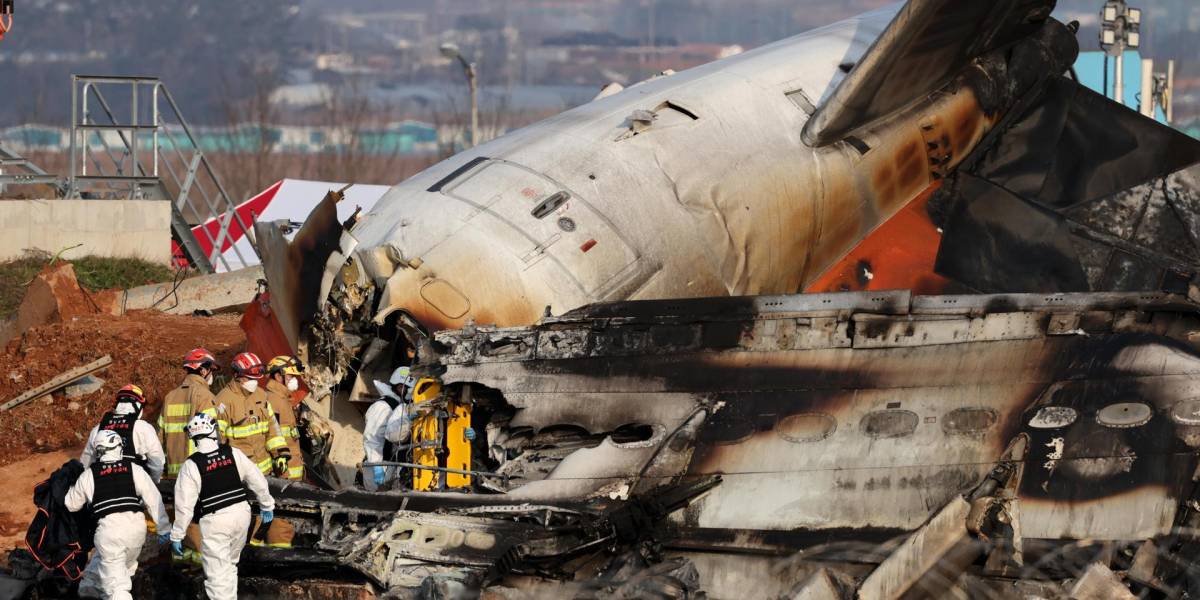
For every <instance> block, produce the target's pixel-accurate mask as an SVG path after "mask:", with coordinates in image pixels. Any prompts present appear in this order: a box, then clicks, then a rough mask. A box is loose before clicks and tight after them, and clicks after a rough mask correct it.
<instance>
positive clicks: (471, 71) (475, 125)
mask: <svg viewBox="0 0 1200 600" xmlns="http://www.w3.org/2000/svg"><path fill="white" fill-rule="evenodd" d="M440 50H441V53H442V56H445V57H446V58H449V59H458V62H459V64H461V65H462V68H463V72H465V73H466V75H467V87H468V88H469V89H470V92H471V130H470V132H469V133H468V140H469V143H470V144H471V147H472V148H474V147H475V145H476V144H478V143H479V78H478V76H477V74H476V70H475V63H473V62H468V61H467V59H466V58H464V57H463V55H462V52H460V51H459V49H458V46H456V45H454V44H442V46H441V48H440Z"/></svg>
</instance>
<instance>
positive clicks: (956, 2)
mask: <svg viewBox="0 0 1200 600" xmlns="http://www.w3.org/2000/svg"><path fill="white" fill-rule="evenodd" d="M1054 6H1055V0H996V1H994V2H965V1H963V0H909V1H908V3H907V4H905V5H904V7H903V8H902V9H901V10H900V12H899V13H898V14H897V15H896V18H895V19H893V20H892V22H891V24H890V25H888V27H887V29H885V30H884V32H883V35H881V36H880V37H879V39H878V40H876V41H875V43H874V44H873V45H872V46H871V48H870V49H869V50H867V53H866V54H865V55H864V56H863V58H862V60H860V61H859V62H858V64H857V65H856V66H855V67H854V68H853V69H852V70H851V71H850V73H849V74H848V75H847V76H846V78H845V79H843V80H842V82H841V84H840V85H838V87H837V89H835V90H834V91H833V93H832V94H831V95H830V96H829V97H828V98H827V99H826V101H825V102H824V103H823V104H822V105H821V106H820V107H818V109H817V111H816V112H815V113H814V114H813V116H812V118H811V119H810V120H809V121H808V123H807V124H806V125H805V127H804V141H805V143H807V144H809V145H812V146H824V145H827V144H830V143H833V142H835V141H838V140H841V139H843V138H844V137H845V136H846V135H848V134H849V133H850V132H851V131H853V130H855V129H858V128H859V127H861V126H863V125H867V124H869V123H871V122H874V121H876V120H878V119H881V118H883V117H886V116H888V115H889V114H891V113H893V112H895V111H897V110H899V109H901V108H903V107H905V106H906V105H908V104H909V103H911V102H912V101H913V100H916V99H917V98H919V97H921V96H923V95H925V94H929V93H931V92H934V91H936V90H938V89H939V88H941V87H942V86H943V85H945V84H946V82H948V81H949V80H950V79H951V78H952V77H954V76H955V75H956V74H958V73H959V72H960V71H961V70H962V69H963V68H965V67H966V66H967V65H969V64H970V63H971V61H972V60H973V59H974V58H976V57H978V56H980V55H981V54H984V53H986V52H989V51H991V50H995V49H997V48H1001V47H1003V46H1006V45H1008V44H1011V43H1012V42H1015V41H1017V40H1019V39H1021V38H1023V37H1025V36H1027V35H1029V34H1031V33H1033V32H1035V31H1037V29H1038V28H1039V27H1041V25H1042V23H1044V22H1045V20H1046V19H1047V18H1048V17H1049V16H1050V12H1051V11H1053V10H1054Z"/></svg>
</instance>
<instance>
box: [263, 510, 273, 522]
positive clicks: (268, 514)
mask: <svg viewBox="0 0 1200 600" xmlns="http://www.w3.org/2000/svg"><path fill="white" fill-rule="evenodd" d="M274 520H275V511H270V510H264V511H262V522H263V525H266V524H267V523H270V522H271V521H274Z"/></svg>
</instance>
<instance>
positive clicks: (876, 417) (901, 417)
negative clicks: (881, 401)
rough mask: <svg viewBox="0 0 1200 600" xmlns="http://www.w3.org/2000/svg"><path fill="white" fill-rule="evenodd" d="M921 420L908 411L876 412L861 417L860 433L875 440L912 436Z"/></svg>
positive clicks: (915, 414)
mask: <svg viewBox="0 0 1200 600" xmlns="http://www.w3.org/2000/svg"><path fill="white" fill-rule="evenodd" d="M920 422H921V418H920V417H918V416H917V413H915V412H912V411H910V410H877V411H875V412H873V413H870V414H868V415H867V416H865V417H863V420H862V431H863V433H865V434H867V435H868V436H870V437H873V438H877V439H886V438H898V437H905V436H909V435H912V433H913V432H914V431H916V430H917V423H920Z"/></svg>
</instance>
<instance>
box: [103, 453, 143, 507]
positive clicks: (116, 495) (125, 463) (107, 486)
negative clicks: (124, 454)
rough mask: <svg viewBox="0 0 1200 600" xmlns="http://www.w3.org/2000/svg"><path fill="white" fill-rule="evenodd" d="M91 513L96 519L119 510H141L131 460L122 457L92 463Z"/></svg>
mask: <svg viewBox="0 0 1200 600" xmlns="http://www.w3.org/2000/svg"><path fill="white" fill-rule="evenodd" d="M91 469H92V482H93V483H94V484H95V491H93V492H92V513H93V514H94V515H95V516H96V518H97V519H99V518H101V517H105V516H108V515H111V514H114V513H120V512H142V501H141V500H140V499H139V498H138V495H137V488H135V487H134V485H133V462H132V461H130V460H129V459H128V458H123V459H121V460H119V461H117V462H97V463H93V464H92V466H91Z"/></svg>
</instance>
